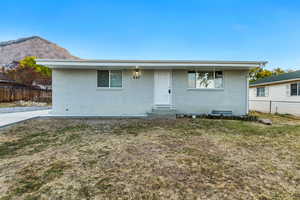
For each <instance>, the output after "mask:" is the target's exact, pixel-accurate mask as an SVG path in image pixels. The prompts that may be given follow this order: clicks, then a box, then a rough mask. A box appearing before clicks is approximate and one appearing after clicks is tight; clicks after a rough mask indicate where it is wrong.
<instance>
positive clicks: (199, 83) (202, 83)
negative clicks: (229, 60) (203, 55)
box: [188, 71, 224, 89]
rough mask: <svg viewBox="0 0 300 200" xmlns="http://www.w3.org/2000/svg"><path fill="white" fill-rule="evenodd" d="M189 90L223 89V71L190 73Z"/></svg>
mask: <svg viewBox="0 0 300 200" xmlns="http://www.w3.org/2000/svg"><path fill="white" fill-rule="evenodd" d="M188 87H189V88H208V89H218V88H223V87H224V83H223V72H222V71H188Z"/></svg>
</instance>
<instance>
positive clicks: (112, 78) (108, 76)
mask: <svg viewBox="0 0 300 200" xmlns="http://www.w3.org/2000/svg"><path fill="white" fill-rule="evenodd" d="M97 87H99V88H122V71H121V70H97Z"/></svg>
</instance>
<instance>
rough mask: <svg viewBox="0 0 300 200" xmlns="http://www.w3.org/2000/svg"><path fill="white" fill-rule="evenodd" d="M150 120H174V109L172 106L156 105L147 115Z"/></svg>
mask: <svg viewBox="0 0 300 200" xmlns="http://www.w3.org/2000/svg"><path fill="white" fill-rule="evenodd" d="M147 115H148V117H150V118H171V119H175V118H176V108H175V107H174V106H169V105H168V106H165V105H156V106H154V107H153V108H152V111H151V112H149V113H147Z"/></svg>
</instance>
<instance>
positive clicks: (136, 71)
mask: <svg viewBox="0 0 300 200" xmlns="http://www.w3.org/2000/svg"><path fill="white" fill-rule="evenodd" d="M132 77H133V79H139V78H140V77H141V71H140V69H139V68H138V67H136V68H135V69H134V71H133V76H132Z"/></svg>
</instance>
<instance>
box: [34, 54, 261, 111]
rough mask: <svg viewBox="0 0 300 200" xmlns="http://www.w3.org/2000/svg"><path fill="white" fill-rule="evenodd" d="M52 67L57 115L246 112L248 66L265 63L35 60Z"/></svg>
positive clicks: (257, 65)
mask: <svg viewBox="0 0 300 200" xmlns="http://www.w3.org/2000/svg"><path fill="white" fill-rule="evenodd" d="M36 61H37V64H40V65H44V66H48V67H50V68H52V70H53V73H52V90H53V100H52V101H53V108H52V113H53V114H56V115H73V116H105V117H111V116H134V117H138V116H147V114H151V113H160V111H161V113H164V114H165V113H168V112H170V113H175V114H209V113H212V111H226V112H227V113H228V112H231V113H232V114H233V115H246V114H247V113H248V88H249V85H248V74H249V70H250V69H251V68H254V67H259V66H261V65H264V64H266V62H263V61H258V62H253V61H184V60H183V61H182V60H55V59H37V60H36Z"/></svg>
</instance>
